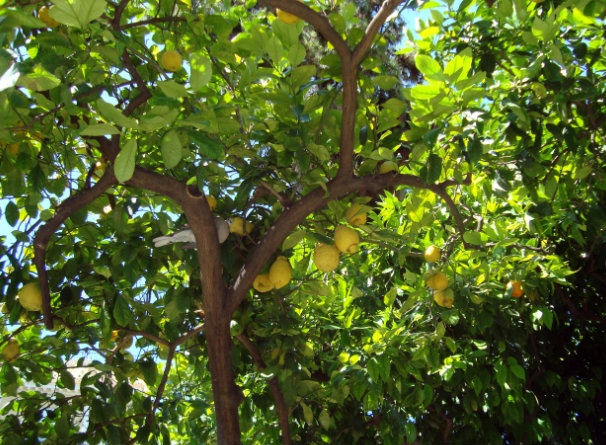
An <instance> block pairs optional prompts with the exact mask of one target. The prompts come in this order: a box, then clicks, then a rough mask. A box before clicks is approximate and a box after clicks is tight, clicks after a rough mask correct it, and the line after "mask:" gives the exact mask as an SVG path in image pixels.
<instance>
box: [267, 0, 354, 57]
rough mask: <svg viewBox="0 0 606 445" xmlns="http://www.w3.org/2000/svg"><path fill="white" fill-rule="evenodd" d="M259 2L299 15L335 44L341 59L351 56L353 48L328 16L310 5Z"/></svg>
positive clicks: (290, 0) (291, 1) (288, 1)
mask: <svg viewBox="0 0 606 445" xmlns="http://www.w3.org/2000/svg"><path fill="white" fill-rule="evenodd" d="M257 4H258V5H259V6H271V7H273V8H279V9H281V10H283V11H286V12H288V13H290V14H294V15H296V16H297V17H301V18H302V19H303V20H305V21H306V22H307V23H309V24H310V25H311V26H313V27H314V28H315V29H316V31H318V32H319V33H320V34H322V36H323V37H324V38H325V39H326V40H328V41H329V42H330V43H331V45H332V46H334V48H335V50H336V51H337V54H339V57H341V60H344V59H346V58H351V50H350V49H349V46H347V43H346V42H345V40H343V38H342V37H341V36H340V35H339V33H338V32H337V31H335V29H334V28H333V27H332V25H331V24H330V22H329V21H328V19H327V18H326V17H324V16H323V15H321V14H319V13H317V12H316V11H314V10H313V9H311V8H310V7H309V6H306V5H305V4H303V3H300V2H298V1H296V0H259V1H258V2H257Z"/></svg>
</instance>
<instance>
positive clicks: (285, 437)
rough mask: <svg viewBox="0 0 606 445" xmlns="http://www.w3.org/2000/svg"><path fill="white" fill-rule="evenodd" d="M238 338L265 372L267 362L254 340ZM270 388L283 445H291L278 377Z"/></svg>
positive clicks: (273, 380)
mask: <svg viewBox="0 0 606 445" xmlns="http://www.w3.org/2000/svg"><path fill="white" fill-rule="evenodd" d="M236 338H237V339H238V340H239V341H240V343H242V344H243V345H244V347H245V348H246V349H247V350H248V352H249V353H250V355H251V357H252V359H253V362H255V365H256V366H257V368H259V370H260V371H263V370H264V369H265V368H266V367H267V365H265V362H264V361H263V358H262V357H261V353H260V352H259V350H258V349H257V347H256V346H255V344H254V343H253V342H252V340H250V339H249V338H248V337H247V336H246V335H244V334H238V335H236ZM269 387H270V389H271V392H272V394H273V396H274V400H275V402H276V411H277V412H278V419H279V421H280V429H281V430H282V443H283V444H284V445H290V444H291V443H292V439H291V437H290V425H289V424H288V405H287V404H286V400H285V399H284V394H282V390H281V389H280V384H279V382H278V378H277V377H273V378H272V379H270V380H269Z"/></svg>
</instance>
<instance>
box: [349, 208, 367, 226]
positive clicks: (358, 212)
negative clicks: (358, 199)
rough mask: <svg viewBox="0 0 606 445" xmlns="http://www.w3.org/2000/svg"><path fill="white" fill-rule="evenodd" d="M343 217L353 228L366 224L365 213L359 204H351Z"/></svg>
mask: <svg viewBox="0 0 606 445" xmlns="http://www.w3.org/2000/svg"><path fill="white" fill-rule="evenodd" d="M345 217H346V218H347V222H348V223H349V224H351V225H352V226H354V227H357V226H359V225H362V224H366V211H365V210H363V208H362V206H361V205H360V204H352V205H351V206H350V207H349V209H347V213H345Z"/></svg>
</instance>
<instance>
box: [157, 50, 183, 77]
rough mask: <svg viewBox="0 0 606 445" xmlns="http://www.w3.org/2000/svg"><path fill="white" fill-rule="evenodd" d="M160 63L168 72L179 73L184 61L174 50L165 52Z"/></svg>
mask: <svg viewBox="0 0 606 445" xmlns="http://www.w3.org/2000/svg"><path fill="white" fill-rule="evenodd" d="M160 62H161V63H162V66H163V67H164V69H165V70H166V71H172V72H175V71H179V70H180V69H181V64H182V63H183V59H182V58H181V54H179V52H178V51H175V50H174V49H171V50H168V51H165V52H164V53H163V54H162V57H161V58H160Z"/></svg>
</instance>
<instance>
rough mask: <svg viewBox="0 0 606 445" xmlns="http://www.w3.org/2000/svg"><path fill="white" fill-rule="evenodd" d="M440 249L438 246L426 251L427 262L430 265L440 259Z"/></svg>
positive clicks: (432, 246)
mask: <svg viewBox="0 0 606 445" xmlns="http://www.w3.org/2000/svg"><path fill="white" fill-rule="evenodd" d="M440 254H441V252H440V248H439V247H438V246H434V245H431V246H429V247H428V248H427V249H425V254H424V256H425V261H427V262H428V263H435V262H436V261H438V260H439V259H440Z"/></svg>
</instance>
